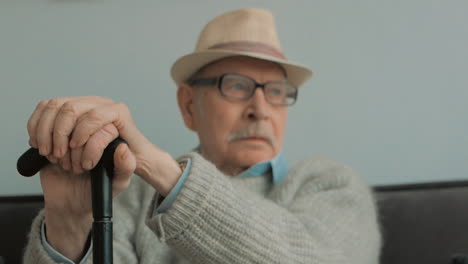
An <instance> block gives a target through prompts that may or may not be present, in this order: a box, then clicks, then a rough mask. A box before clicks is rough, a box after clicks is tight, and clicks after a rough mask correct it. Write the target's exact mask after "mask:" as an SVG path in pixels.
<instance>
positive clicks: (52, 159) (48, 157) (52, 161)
mask: <svg viewBox="0 0 468 264" xmlns="http://www.w3.org/2000/svg"><path fill="white" fill-rule="evenodd" d="M46 158H47V159H48V160H49V162H50V163H52V164H56V163H57V158H56V157H54V156H53V155H47V157H46Z"/></svg>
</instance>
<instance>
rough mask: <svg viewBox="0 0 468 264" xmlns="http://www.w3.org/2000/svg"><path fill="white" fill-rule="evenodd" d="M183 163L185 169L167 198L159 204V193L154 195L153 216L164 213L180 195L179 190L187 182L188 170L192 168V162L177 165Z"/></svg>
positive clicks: (180, 161) (181, 161)
mask: <svg viewBox="0 0 468 264" xmlns="http://www.w3.org/2000/svg"><path fill="white" fill-rule="evenodd" d="M181 163H185V164H186V165H185V169H184V171H183V173H182V175H181V176H180V178H179V180H178V181H177V183H176V185H175V186H174V187H173V188H172V190H171V191H170V192H169V194H168V195H167V197H165V198H164V199H163V200H162V202H161V203H160V204H159V203H158V202H159V199H160V198H161V196H160V194H159V193H156V197H155V198H154V201H155V202H154V206H153V208H154V209H153V215H152V216H155V215H156V214H160V213H164V212H165V211H167V210H168V209H169V208H170V207H171V206H172V204H173V203H174V201H175V199H176V198H177V196H178V195H179V193H180V190H181V189H182V187H183V186H184V183H185V181H186V180H187V176H188V174H189V173H190V168H191V166H192V160H190V159H188V160H179V164H181Z"/></svg>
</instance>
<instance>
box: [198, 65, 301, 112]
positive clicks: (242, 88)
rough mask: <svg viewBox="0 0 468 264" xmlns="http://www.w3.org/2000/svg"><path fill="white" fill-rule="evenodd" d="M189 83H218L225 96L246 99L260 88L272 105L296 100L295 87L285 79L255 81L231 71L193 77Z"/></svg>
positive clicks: (282, 104)
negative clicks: (204, 77) (203, 77)
mask: <svg viewBox="0 0 468 264" xmlns="http://www.w3.org/2000/svg"><path fill="white" fill-rule="evenodd" d="M189 84H190V85H216V84H217V85H218V89H219V91H220V92H221V94H222V95H223V96H225V97H229V98H234V99H240V100H248V99H250V98H251V97H252V95H253V94H254V93H255V91H256V90H257V88H262V89H263V92H264V94H265V99H266V101H267V102H268V103H270V104H272V105H281V106H289V105H293V104H294V103H295V102H296V98H297V87H296V86H294V85H292V84H291V83H289V82H287V81H272V82H267V83H257V82H256V81H255V80H254V79H252V78H250V77H247V76H244V75H240V74H233V73H226V74H223V75H221V76H218V77H214V78H206V79H193V80H190V81H189Z"/></svg>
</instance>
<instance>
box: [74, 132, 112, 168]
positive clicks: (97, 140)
mask: <svg viewBox="0 0 468 264" xmlns="http://www.w3.org/2000/svg"><path fill="white" fill-rule="evenodd" d="M118 136H119V131H118V130H117V128H116V127H115V126H114V125H112V124H107V125H105V126H104V127H103V128H102V129H101V130H99V131H97V132H96V133H94V134H93V135H92V136H91V137H90V138H89V140H88V141H87V142H86V144H85V145H84V148H83V153H82V163H81V166H82V167H83V169H85V170H90V169H92V168H94V167H95V166H96V164H97V163H98V162H99V160H100V159H101V156H102V153H103V152H104V149H105V148H106V147H107V145H109V143H111V142H112V140H114V139H116V138H117V137H118Z"/></svg>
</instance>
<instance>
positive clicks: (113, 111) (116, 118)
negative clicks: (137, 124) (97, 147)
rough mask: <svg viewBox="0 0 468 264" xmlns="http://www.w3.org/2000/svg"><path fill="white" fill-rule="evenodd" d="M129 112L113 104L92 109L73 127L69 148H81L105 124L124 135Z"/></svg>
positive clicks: (123, 107)
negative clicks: (112, 126)
mask: <svg viewBox="0 0 468 264" xmlns="http://www.w3.org/2000/svg"><path fill="white" fill-rule="evenodd" d="M131 120H132V119H131V117H130V112H129V111H128V108H127V106H125V105H124V104H122V103H113V104H108V105H104V106H100V107H97V108H94V109H92V110H91V111H89V112H87V113H86V114H84V115H82V116H81V117H80V118H79V119H78V121H77V124H76V126H75V129H74V131H73V133H72V137H71V140H70V147H71V148H77V147H81V146H83V145H84V144H85V143H86V141H88V139H89V137H90V136H91V135H93V134H94V133H96V132H97V131H98V130H100V129H101V128H102V127H103V126H105V125H106V124H109V123H112V124H114V126H115V127H116V128H117V129H118V131H119V134H121V135H122V133H124V134H125V130H126V129H128V127H129V126H130V125H131V124H129V122H133V121H131Z"/></svg>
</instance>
